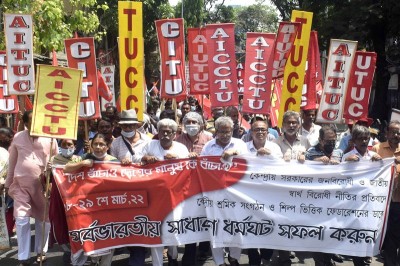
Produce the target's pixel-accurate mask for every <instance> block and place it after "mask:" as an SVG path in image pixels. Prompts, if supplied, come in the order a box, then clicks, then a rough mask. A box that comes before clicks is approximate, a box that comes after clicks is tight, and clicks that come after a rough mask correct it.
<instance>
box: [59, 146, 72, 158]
mask: <svg viewBox="0 0 400 266" xmlns="http://www.w3.org/2000/svg"><path fill="white" fill-rule="evenodd" d="M60 151H61V155H62V156H63V157H65V158H71V157H72V155H74V152H75V149H64V148H60Z"/></svg>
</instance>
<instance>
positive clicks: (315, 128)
mask: <svg viewBox="0 0 400 266" xmlns="http://www.w3.org/2000/svg"><path fill="white" fill-rule="evenodd" d="M316 115H317V110H316V109H307V110H303V111H302V119H303V122H302V125H301V129H300V134H301V135H302V136H303V137H306V138H307V139H308V141H309V142H310V144H311V145H312V146H315V145H317V144H318V136H319V130H320V129H321V126H319V125H316V124H314V122H315V117H316Z"/></svg>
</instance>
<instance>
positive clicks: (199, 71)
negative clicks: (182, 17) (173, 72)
mask: <svg viewBox="0 0 400 266" xmlns="http://www.w3.org/2000/svg"><path fill="white" fill-rule="evenodd" d="M188 57H189V80H190V95H197V94H210V88H209V85H208V65H207V63H208V55H207V40H206V28H201V29H199V28H190V29H188Z"/></svg>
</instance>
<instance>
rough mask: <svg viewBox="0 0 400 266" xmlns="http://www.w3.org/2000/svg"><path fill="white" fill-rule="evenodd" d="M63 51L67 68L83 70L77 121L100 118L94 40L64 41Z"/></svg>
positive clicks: (75, 39) (77, 39)
mask: <svg viewBox="0 0 400 266" xmlns="http://www.w3.org/2000/svg"><path fill="white" fill-rule="evenodd" d="M65 50H66V54H67V60H68V66H69V67H70V68H77V69H80V70H83V82H82V92H81V102H80V106H79V119H82V120H91V119H96V118H100V116H101V113H100V103H99V93H98V90H97V68H96V53H95V50H94V39H93V38H91V37H87V38H73V39H66V40H65Z"/></svg>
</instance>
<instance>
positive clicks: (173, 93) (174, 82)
mask: <svg viewBox="0 0 400 266" xmlns="http://www.w3.org/2000/svg"><path fill="white" fill-rule="evenodd" d="M156 29H157V37H158V47H159V48H160V58H161V83H160V88H161V98H163V99H168V98H176V99H177V100H178V101H179V100H183V99H184V98H186V96H187V90H186V75H185V36H184V31H183V19H182V18H177V19H162V20H157V21H156Z"/></svg>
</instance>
